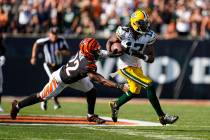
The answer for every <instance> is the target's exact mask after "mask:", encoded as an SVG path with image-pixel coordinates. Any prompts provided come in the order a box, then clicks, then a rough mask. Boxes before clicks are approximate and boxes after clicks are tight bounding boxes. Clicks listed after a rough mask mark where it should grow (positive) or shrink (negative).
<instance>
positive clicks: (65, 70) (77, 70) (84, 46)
mask: <svg viewBox="0 0 210 140" xmlns="http://www.w3.org/2000/svg"><path fill="white" fill-rule="evenodd" d="M99 55H100V45H99V43H98V42H97V41H96V40H95V39H94V38H85V39H84V40H82V41H81V43H80V50H79V51H78V52H77V54H76V55H75V56H74V57H73V58H71V59H70V60H69V61H68V62H67V64H66V65H63V66H62V67H61V68H60V69H58V70H57V71H55V72H53V73H52V76H51V79H50V81H49V82H48V83H47V84H46V85H45V87H44V88H43V90H42V91H41V92H40V93H38V94H34V95H31V96H29V97H27V98H25V99H23V100H21V101H19V102H18V101H16V100H14V101H13V103H12V109H11V112H10V116H11V118H12V119H16V116H17V113H18V112H19V111H20V109H22V108H24V107H27V106H29V105H33V104H36V103H39V102H41V101H45V100H48V99H50V98H51V97H55V96H57V95H58V94H60V93H61V91H62V90H63V89H65V88H66V87H71V88H73V89H77V90H80V91H83V92H85V93H86V94H89V95H90V97H89V98H88V99H87V102H88V103H91V106H89V107H88V110H89V108H90V109H91V110H92V112H91V114H88V115H90V116H87V120H88V121H90V122H96V123H99V124H101V123H104V122H105V120H103V119H101V118H99V117H98V115H96V114H94V107H95V98H96V96H95V92H94V91H92V90H93V89H94V86H93V84H92V82H91V81H90V80H93V81H96V82H98V83H100V84H102V85H104V86H107V87H111V88H118V89H121V90H122V91H124V92H126V91H127V90H128V86H127V84H120V83H115V82H113V81H110V80H107V79H105V78H104V77H103V76H102V75H100V74H98V73H97V72H96V70H97V67H96V64H95V61H96V60H98V58H99ZM89 92H90V93H89Z"/></svg>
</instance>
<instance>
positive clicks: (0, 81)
mask: <svg viewBox="0 0 210 140" xmlns="http://www.w3.org/2000/svg"><path fill="white" fill-rule="evenodd" d="M2 92H3V74H2V66H0V94H2Z"/></svg>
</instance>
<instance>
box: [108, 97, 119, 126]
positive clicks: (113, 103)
mask: <svg viewBox="0 0 210 140" xmlns="http://www.w3.org/2000/svg"><path fill="white" fill-rule="evenodd" d="M109 105H110V107H111V111H112V120H113V122H117V117H118V112H119V107H117V104H116V101H111V102H109Z"/></svg>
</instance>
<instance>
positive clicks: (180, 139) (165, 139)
mask: <svg viewBox="0 0 210 140" xmlns="http://www.w3.org/2000/svg"><path fill="white" fill-rule="evenodd" d="M82 128H86V129H89V130H97V131H98V130H100V131H106V132H110V133H115V134H119V135H130V136H143V137H145V138H148V139H159V140H208V139H204V138H196V137H192V136H189V135H168V134H164V133H161V132H160V133H159V132H152V131H150V132H139V131H138V132H137V131H133V130H131V129H103V128H100V129H98V128H96V127H82Z"/></svg>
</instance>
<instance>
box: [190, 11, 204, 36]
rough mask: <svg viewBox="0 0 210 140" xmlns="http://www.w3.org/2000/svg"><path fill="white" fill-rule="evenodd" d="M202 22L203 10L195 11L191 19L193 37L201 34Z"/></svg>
mask: <svg viewBox="0 0 210 140" xmlns="http://www.w3.org/2000/svg"><path fill="white" fill-rule="evenodd" d="M201 21H202V15H201V9H200V8H195V9H193V11H192V15H191V17H190V25H191V31H190V34H191V36H192V37H198V35H199V33H200V27H201Z"/></svg>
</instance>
